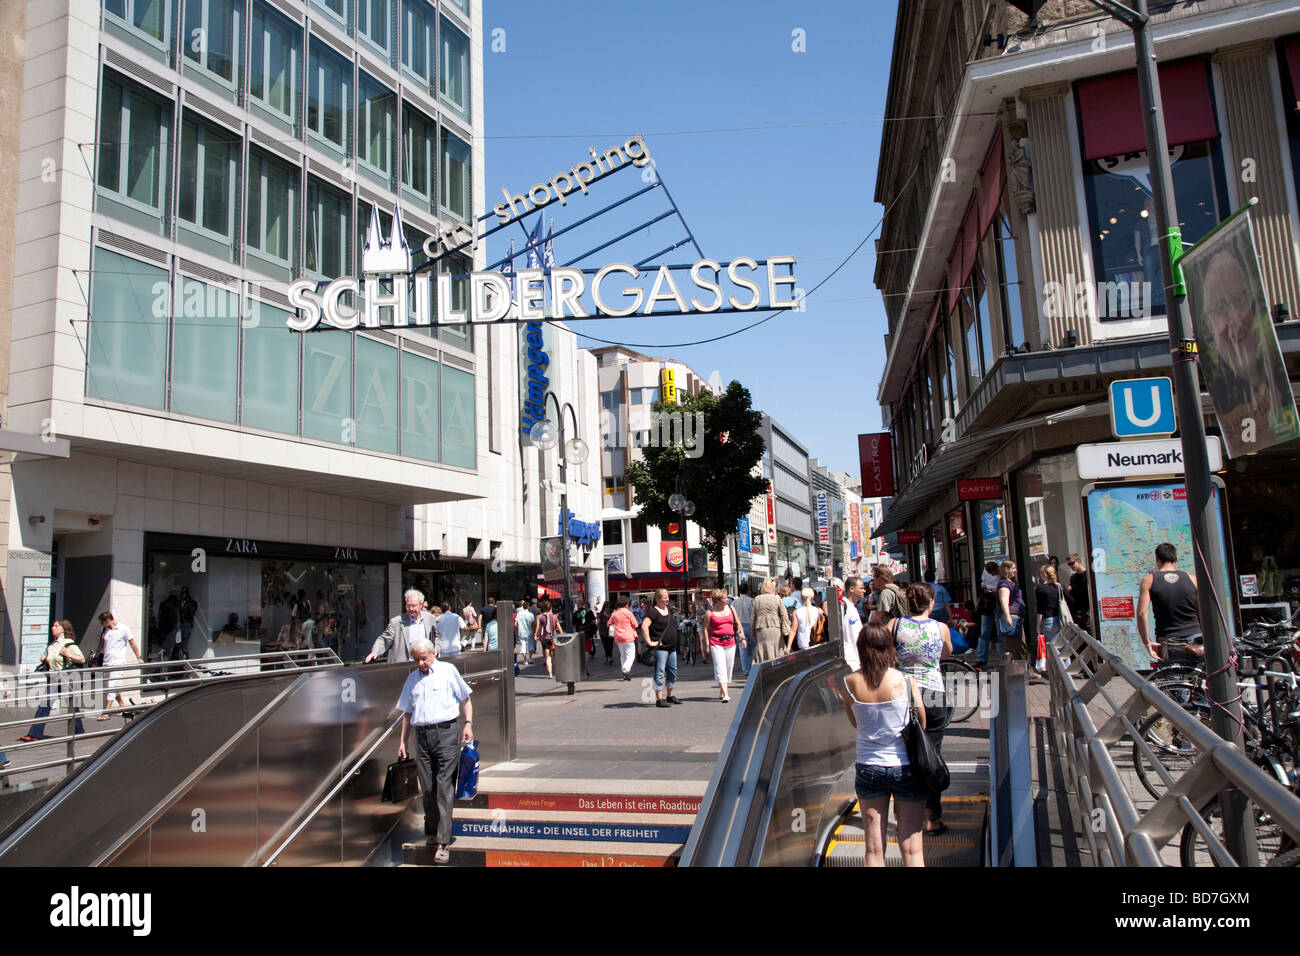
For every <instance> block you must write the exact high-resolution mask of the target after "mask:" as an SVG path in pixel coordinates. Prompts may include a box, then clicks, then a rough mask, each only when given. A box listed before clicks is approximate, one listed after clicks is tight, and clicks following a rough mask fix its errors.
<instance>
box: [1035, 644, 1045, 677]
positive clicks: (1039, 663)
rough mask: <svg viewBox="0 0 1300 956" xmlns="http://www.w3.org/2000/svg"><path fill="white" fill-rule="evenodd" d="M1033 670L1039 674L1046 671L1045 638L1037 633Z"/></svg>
mask: <svg viewBox="0 0 1300 956" xmlns="http://www.w3.org/2000/svg"><path fill="white" fill-rule="evenodd" d="M1034 670H1036V671H1038V673H1040V674H1046V673H1047V638H1045V637H1043V635H1042V634H1039V635H1038V659H1037V660H1036V661H1034Z"/></svg>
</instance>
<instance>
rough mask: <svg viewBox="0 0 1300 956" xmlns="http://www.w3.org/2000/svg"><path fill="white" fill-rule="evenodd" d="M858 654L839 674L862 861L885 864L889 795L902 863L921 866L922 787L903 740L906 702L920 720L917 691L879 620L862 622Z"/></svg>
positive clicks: (923, 710) (921, 708)
mask: <svg viewBox="0 0 1300 956" xmlns="http://www.w3.org/2000/svg"><path fill="white" fill-rule="evenodd" d="M858 659H859V660H860V661H861V662H862V666H861V669H859V670H856V671H854V672H853V673H851V674H849V675H848V676H847V677H845V678H844V688H845V691H846V693H845V696H844V711H845V713H847V714H848V718H849V723H851V724H852V725H853V726H854V727H855V728H856V729H857V732H858V748H857V763H856V771H857V778H856V780H855V783H854V789H855V791H856V792H857V795H858V810H859V812H860V813H861V814H862V829H863V843H864V846H865V849H866V865H867V866H884V865H885V821H886V820H888V818H889V800H890V798H891V797H892V798H893V800H894V815H895V816H896V817H897V819H898V846H899V849H900V850H901V851H902V854H903V865H904V866H925V857H924V851H923V849H922V842H923V837H922V833H921V827H922V820H923V818H924V816H925V797H926V791H925V787H924V786H922V785H921V784H920V783H919V782H918V781H917V780H916V779H915V777H914V776H913V775H912V768H911V766H910V765H909V764H908V759H907V746H906V744H905V743H904V741H903V729H904V728H905V727H906V726H907V721H908V714H909V711H910V709H911V707H912V706H914V707H915V708H916V712H917V716H918V718H919V719H920V721H921V726H922V727H924V726H925V708H924V705H923V703H922V701H921V691H920V688H919V687H917V686H916V683H915V682H914V681H911V680H910V679H908V678H905V677H904V676H903V674H902V673H901V672H899V671H898V670H896V669H895V668H894V666H893V665H894V663H895V661H896V660H897V651H896V650H895V647H894V638H893V635H891V634H890V633H889V630H888V629H887V628H885V627H882V626H881V625H879V624H867V625H866V626H864V627H863V628H862V630H861V632H859V634H858ZM909 687H910V694H909ZM909 696H910V698H911V700H910V701H909Z"/></svg>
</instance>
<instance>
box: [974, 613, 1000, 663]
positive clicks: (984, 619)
mask: <svg viewBox="0 0 1300 956" xmlns="http://www.w3.org/2000/svg"><path fill="white" fill-rule="evenodd" d="M997 640H998V629H997V628H996V627H994V625H993V615H991V614H981V615H980V638H979V644H978V645H977V646H976V650H975V663H976V664H978V665H979V666H980V667H983V666H984V665H986V664H987V663H988V662H989V646H990V645H991V644H996V643H997Z"/></svg>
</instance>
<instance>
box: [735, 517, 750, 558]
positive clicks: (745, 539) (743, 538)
mask: <svg viewBox="0 0 1300 956" xmlns="http://www.w3.org/2000/svg"><path fill="white" fill-rule="evenodd" d="M749 541H750V537H749V518H747V517H746V518H741V519H740V521H738V522H737V523H736V547H737V548H739V549H740V550H741V551H748V550H749V547H750V545H749Z"/></svg>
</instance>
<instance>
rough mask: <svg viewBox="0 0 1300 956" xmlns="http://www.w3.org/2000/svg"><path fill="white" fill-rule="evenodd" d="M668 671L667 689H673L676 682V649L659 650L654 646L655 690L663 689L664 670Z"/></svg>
mask: <svg viewBox="0 0 1300 956" xmlns="http://www.w3.org/2000/svg"><path fill="white" fill-rule="evenodd" d="M665 670H667V673H668V690H669V691H671V690H672V689H673V685H674V684H676V683H677V649H676V648H673V649H672V650H671V651H661V650H659V648H655V690H656V691H662V690H663V689H664V672H665Z"/></svg>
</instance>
